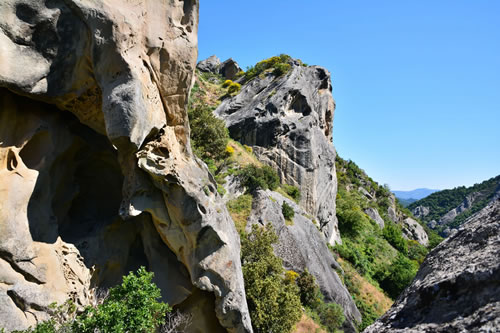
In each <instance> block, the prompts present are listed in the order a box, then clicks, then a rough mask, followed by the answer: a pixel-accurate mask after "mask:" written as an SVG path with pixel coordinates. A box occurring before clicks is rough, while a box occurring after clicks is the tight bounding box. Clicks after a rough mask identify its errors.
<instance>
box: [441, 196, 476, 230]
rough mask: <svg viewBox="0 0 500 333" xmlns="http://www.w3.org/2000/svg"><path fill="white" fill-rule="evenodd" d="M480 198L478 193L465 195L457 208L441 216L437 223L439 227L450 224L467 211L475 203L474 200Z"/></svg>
mask: <svg viewBox="0 0 500 333" xmlns="http://www.w3.org/2000/svg"><path fill="white" fill-rule="evenodd" d="M480 196H481V193H480V192H474V193H471V194H469V195H467V196H466V197H465V199H464V201H463V202H462V203H461V204H460V205H459V206H458V207H456V208H454V209H452V210H450V211H449V212H448V213H446V214H445V215H443V216H442V217H441V218H440V219H439V221H438V223H439V224H440V225H447V224H450V223H452V222H453V221H454V220H455V218H456V217H457V216H458V215H460V214H462V213H464V212H466V211H467V210H469V209H470V208H471V207H472V205H473V204H474V202H475V201H476V199H477V198H478V197H480Z"/></svg>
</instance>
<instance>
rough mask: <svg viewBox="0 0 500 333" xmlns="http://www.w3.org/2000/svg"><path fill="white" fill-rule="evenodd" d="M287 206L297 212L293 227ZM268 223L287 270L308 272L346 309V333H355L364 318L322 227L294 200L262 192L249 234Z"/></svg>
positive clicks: (254, 206)
mask: <svg viewBox="0 0 500 333" xmlns="http://www.w3.org/2000/svg"><path fill="white" fill-rule="evenodd" d="M283 202H286V203H287V204H288V205H289V206H291V207H292V208H293V210H294V212H295V215H294V218H293V221H292V222H291V223H290V222H289V223H287V222H285V218H284V217H283V213H282V211H281V210H282V208H281V207H282V205H283ZM267 223H271V224H272V226H273V228H274V230H275V231H276V234H277V235H278V238H279V240H278V244H277V245H276V247H275V253H276V255H277V256H279V257H280V258H281V259H282V260H283V265H284V267H285V268H286V269H288V270H293V271H295V272H302V271H304V269H306V268H307V270H308V271H309V272H310V273H311V274H312V275H314V277H315V278H316V282H317V283H318V285H319V286H320V289H321V292H322V294H323V295H324V296H325V300H326V301H327V302H335V303H337V304H340V305H341V306H342V307H343V308H344V313H345V315H346V318H347V319H348V320H347V321H346V327H345V331H346V332H355V331H356V330H355V329H354V324H353V323H354V322H355V321H360V320H361V314H360V313H359V311H358V309H357V308H356V305H355V304H354V302H353V300H352V297H351V295H350V294H349V292H348V291H347V289H346V288H345V287H344V285H343V284H342V282H341V281H340V279H339V277H338V275H337V273H336V270H338V271H341V268H340V266H339V264H338V263H337V262H336V261H335V259H334V257H333V255H332V252H331V251H330V250H329V249H328V247H327V245H326V243H325V240H324V237H323V236H322V235H321V232H320V231H319V230H318V225H315V223H314V222H313V221H311V220H310V218H309V217H308V214H307V213H306V212H305V211H304V210H303V209H302V208H301V207H299V206H298V205H297V204H296V203H295V202H293V201H292V200H289V199H287V198H284V197H283V196H282V195H280V194H279V193H276V192H272V191H269V190H267V191H262V190H259V191H258V192H257V194H256V196H255V197H254V201H253V204H252V211H251V214H250V217H249V219H248V224H247V231H248V232H250V231H251V226H252V224H258V225H260V226H264V225H265V224H267Z"/></svg>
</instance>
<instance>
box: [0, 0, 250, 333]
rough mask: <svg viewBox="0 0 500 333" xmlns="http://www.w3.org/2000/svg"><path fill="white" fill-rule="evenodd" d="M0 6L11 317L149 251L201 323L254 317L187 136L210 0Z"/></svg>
mask: <svg viewBox="0 0 500 333" xmlns="http://www.w3.org/2000/svg"><path fill="white" fill-rule="evenodd" d="M0 15H1V17H2V21H1V22H0V28H1V29H0V50H1V52H2V54H1V58H2V62H1V63H0V87H3V88H1V89H0V117H1V122H0V142H1V145H0V166H1V168H0V184H1V185H0V186H1V190H0V205H1V209H0V230H1V231H0V265H1V266H2V269H1V270H0V272H1V273H0V322H2V323H4V322H5V323H7V324H6V325H7V327H6V329H8V330H12V329H23V328H26V327H27V326H29V325H32V324H34V323H35V322H37V321H40V320H43V319H44V318H46V313H47V304H49V303H51V302H53V301H57V302H62V301H64V300H65V299H66V298H68V297H71V298H73V299H75V300H76V301H77V303H79V304H81V305H84V304H86V303H88V301H89V298H91V296H92V295H91V292H90V290H91V288H93V287H109V286H111V285H114V284H116V283H118V282H119V281H120V279H121V276H122V275H123V274H125V273H127V272H128V271H129V270H132V269H136V268H137V267H138V266H140V265H144V266H147V268H148V269H149V270H151V271H153V272H155V273H156V274H155V276H156V277H155V279H156V283H157V284H158V285H159V286H160V287H161V288H162V290H163V294H162V296H163V298H164V300H165V301H167V302H169V303H170V304H171V305H178V306H179V307H180V308H182V309H185V310H187V311H190V312H192V313H194V314H195V316H194V319H195V321H194V324H193V325H192V327H191V331H193V332H203V331H204V330H205V329H206V327H211V328H212V329H211V330H212V331H214V332H215V331H223V330H224V329H225V330H227V331H230V332H250V331H251V330H252V329H251V324H250V319H249V316H248V310H247V306H246V301H245V291H244V286H243V278H242V273H241V265H240V259H239V239H238V234H237V233H236V230H235V228H234V225H233V222H232V221H231V219H230V217H229V215H228V213H227V210H226V208H225V206H224V203H223V202H222V199H221V198H220V197H219V195H218V194H217V191H216V190H215V188H216V185H215V181H214V180H213V179H212V177H211V175H210V174H209V172H208V169H207V168H206V166H205V165H204V164H202V163H201V162H200V161H199V160H198V159H197V158H196V157H195V156H194V155H193V153H192V152H191V149H190V144H189V125H188V118H187V113H186V101H187V97H188V94H189V90H190V87H191V83H192V78H193V72H194V66H195V62H196V57H197V22H198V2H197V1H169V2H161V1H154V0H151V1H144V2H134V3H132V2H130V1H122V0H116V1H112V2H99V3H96V2H94V1H88V0H82V1H62V0H55V1H50V2H47V3H45V2H40V3H39V2H26V1H19V0H6V1H2V2H1V3H0ZM68 111H69V112H68ZM214 310H215V311H214Z"/></svg>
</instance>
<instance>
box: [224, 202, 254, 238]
mask: <svg viewBox="0 0 500 333" xmlns="http://www.w3.org/2000/svg"><path fill="white" fill-rule="evenodd" d="M252 201H253V197H252V195H251V194H243V195H240V196H239V197H238V198H236V199H233V200H230V201H228V203H227V204H226V206H227V209H228V210H229V213H230V214H231V217H232V218H233V221H234V224H235V226H236V230H238V232H239V233H240V234H241V233H242V232H244V231H245V228H246V226H247V219H248V217H249V216H250V212H251V211H252Z"/></svg>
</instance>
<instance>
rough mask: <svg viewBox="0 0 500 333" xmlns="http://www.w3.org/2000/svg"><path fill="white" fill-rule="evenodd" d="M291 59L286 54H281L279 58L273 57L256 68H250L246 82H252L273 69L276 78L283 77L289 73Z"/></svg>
mask: <svg viewBox="0 0 500 333" xmlns="http://www.w3.org/2000/svg"><path fill="white" fill-rule="evenodd" d="M291 59H292V58H291V57H290V56H289V55H286V54H281V55H279V56H277V57H271V58H268V59H265V60H262V61H260V62H258V63H257V64H256V65H255V66H253V67H250V68H249V69H248V70H247V72H246V73H245V80H247V81H248V80H251V79H253V78H254V77H256V76H258V75H260V74H261V73H262V72H264V71H265V70H267V69H270V68H273V74H274V75H276V76H279V75H283V74H285V73H287V72H288V71H289V70H290V68H291V66H290V64H289V62H290V61H291Z"/></svg>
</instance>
